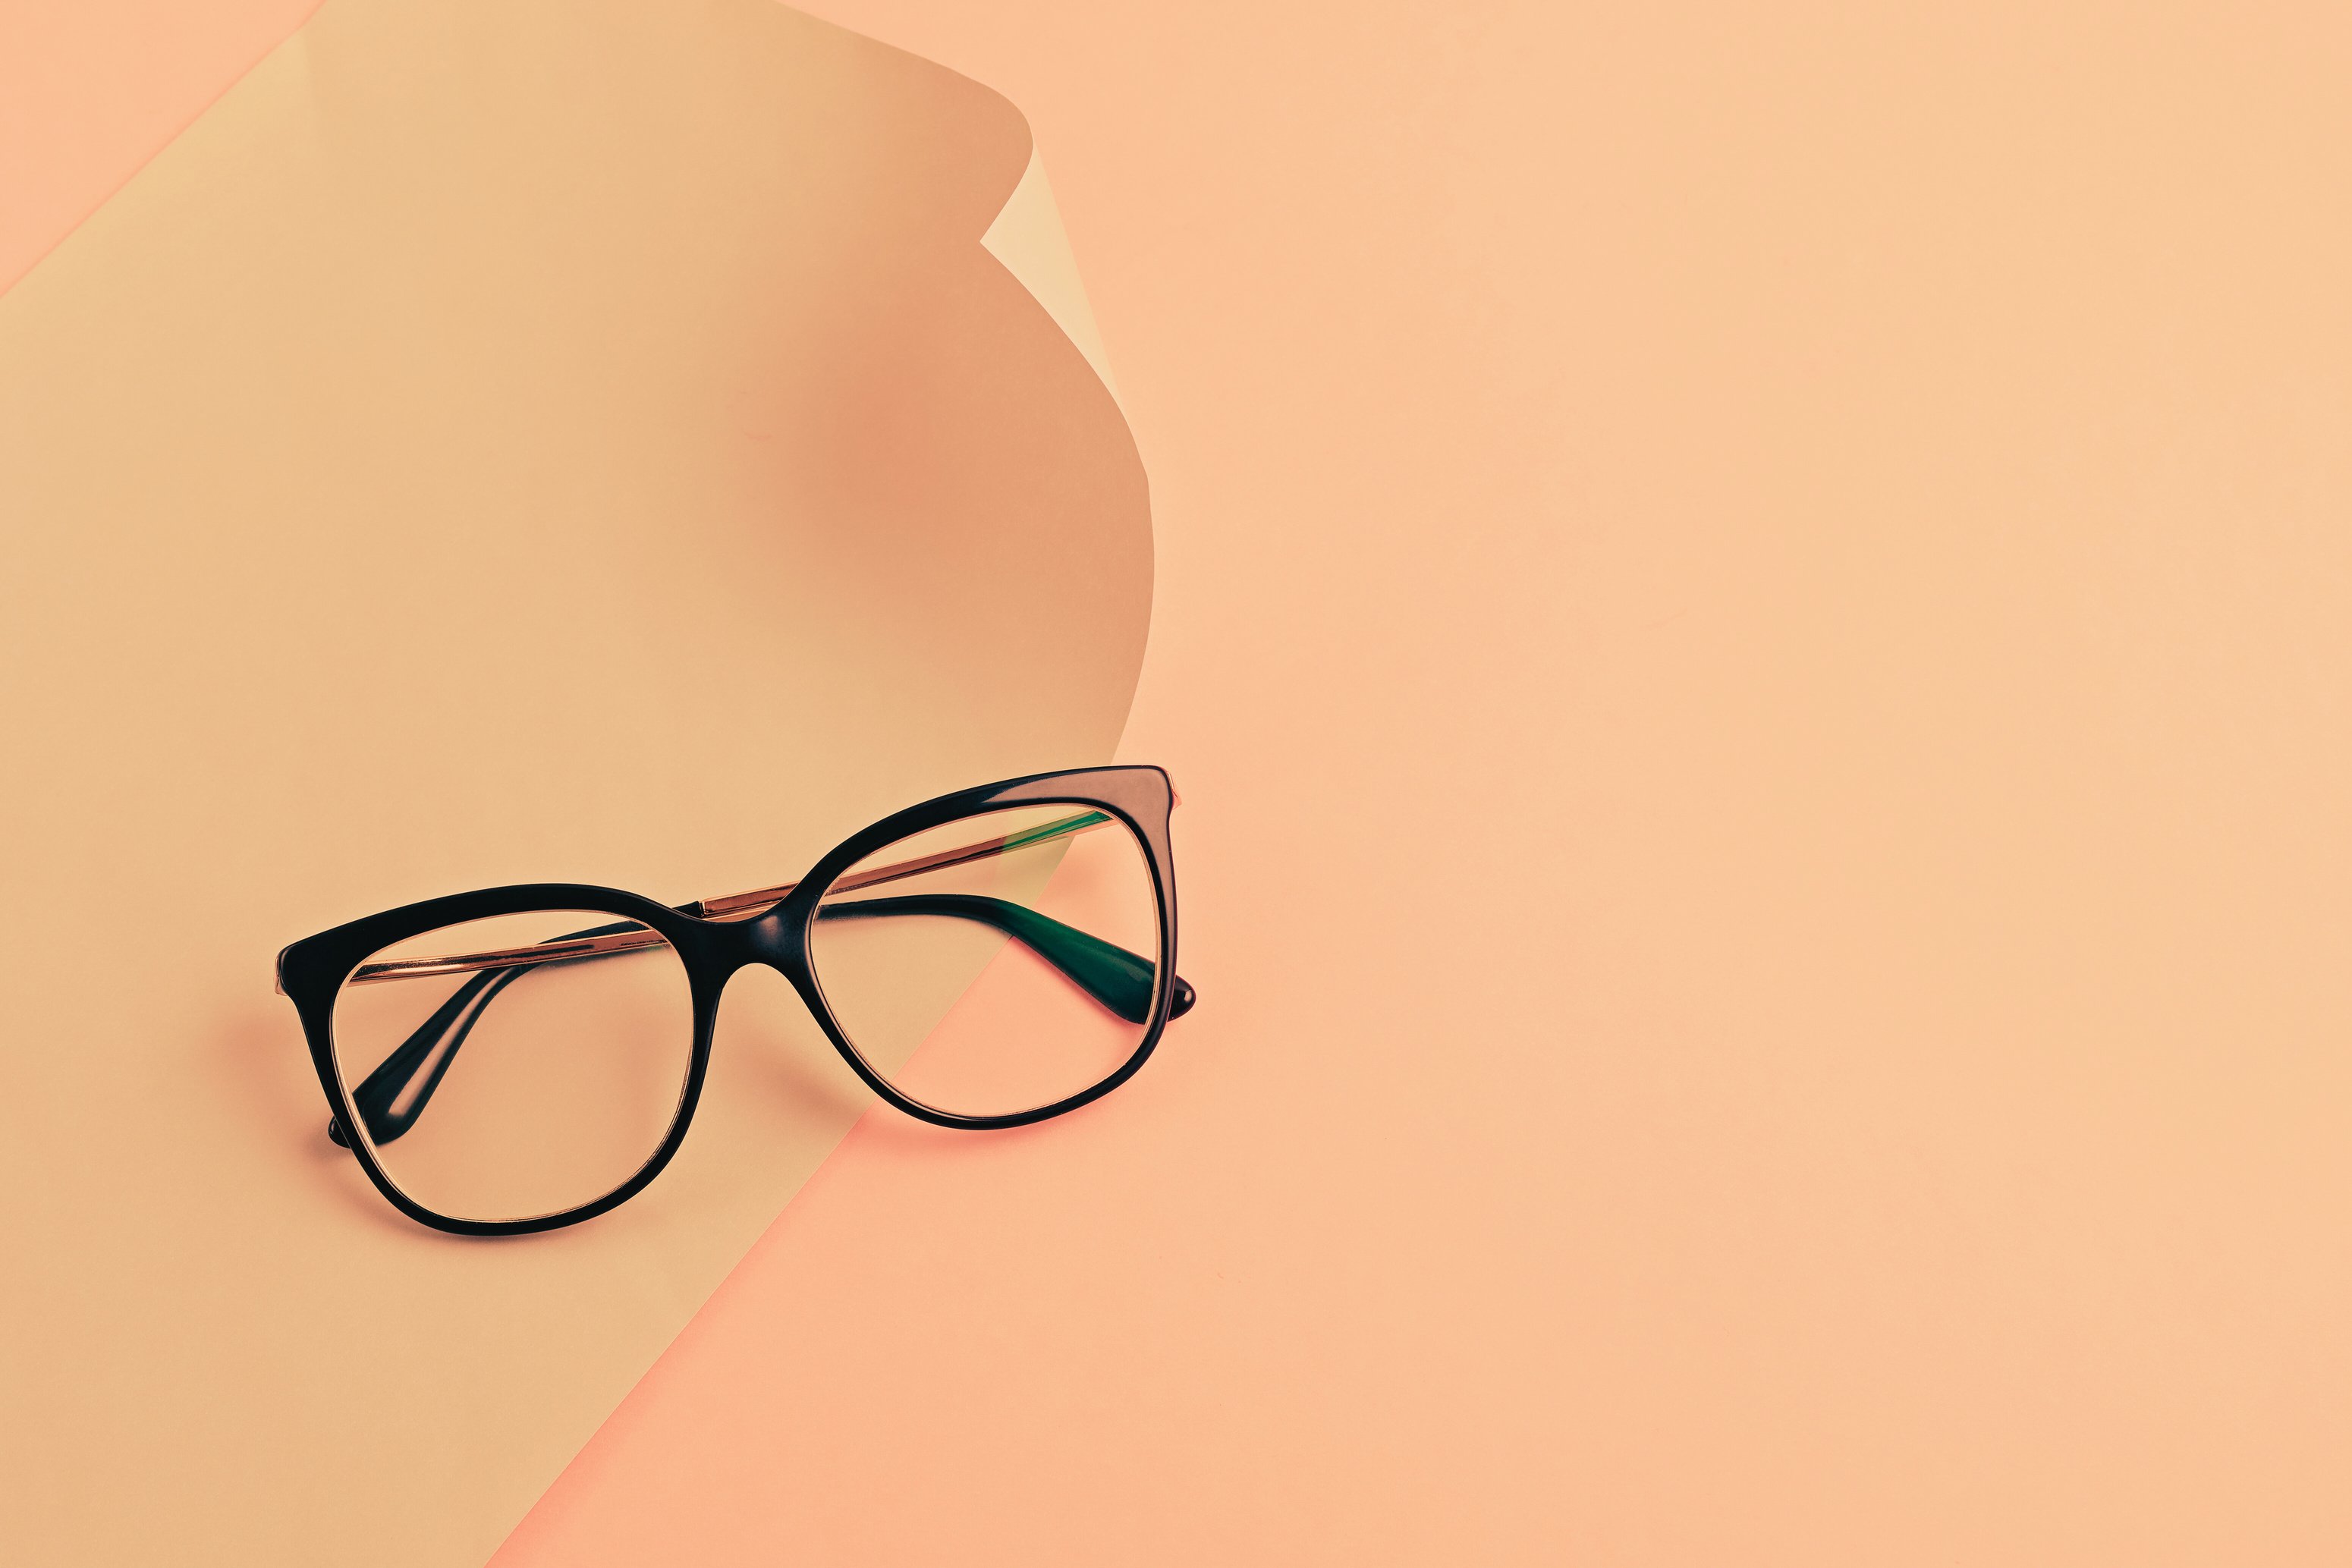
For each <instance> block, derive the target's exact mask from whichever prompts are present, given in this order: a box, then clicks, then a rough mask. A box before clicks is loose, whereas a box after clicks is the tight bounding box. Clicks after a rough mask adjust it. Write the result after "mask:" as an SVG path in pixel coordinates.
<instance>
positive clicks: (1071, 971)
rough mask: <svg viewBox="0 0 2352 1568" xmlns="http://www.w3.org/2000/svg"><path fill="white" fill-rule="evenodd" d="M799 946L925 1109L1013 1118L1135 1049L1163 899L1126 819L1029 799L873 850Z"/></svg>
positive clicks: (1084, 1082) (829, 997)
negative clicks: (1021, 804) (806, 943)
mask: <svg viewBox="0 0 2352 1568" xmlns="http://www.w3.org/2000/svg"><path fill="white" fill-rule="evenodd" d="M809 952H810V957H811V960H812V965H813V967H814V969H815V971H816V978H817V984H818V986H819V987H820V988H822V989H823V990H824V998H825V1002H826V1004H827V1005H828V1006H829V1007H830V1008H831V1009H832V1010H833V1014H834V1017H835V1019H837V1020H838V1021H839V1023H840V1025H841V1029H842V1032H843V1033H844V1034H845V1035H847V1036H848V1037H849V1042H850V1044H851V1045H852V1046H854V1047H855V1048H856V1051H857V1053H858V1055H859V1056H861V1057H863V1058H864V1059H865V1061H866V1064H867V1065H868V1066H870V1067H872V1068H873V1069H874V1071H876V1073H877V1074H878V1075H879V1076H880V1077H882V1078H883V1079H884V1080H886V1081H887V1082H889V1083H890V1084H891V1086H892V1087H894V1088H896V1089H897V1090H898V1092H900V1093H902V1094H905V1095H906V1096H907V1097H908V1098H909V1099H911V1100H916V1101H919V1102H920V1103H923V1104H926V1105H929V1106H930V1107H931V1108H933V1109H934V1110H939V1111H946V1112H950V1113H955V1114H959V1115H966V1116H1001V1115H1011V1114H1014V1113H1019V1112H1023V1111H1032V1110H1035V1109H1037V1108H1039V1107H1041V1106H1045V1105H1051V1104H1054V1103H1057V1102H1059V1101H1063V1100H1066V1099H1068V1098H1069V1097H1070V1096H1071V1095H1073V1094H1076V1093H1079V1092H1083V1091H1085V1090H1087V1089H1090V1088H1092V1087H1093V1086H1094V1085H1096V1084H1097V1083H1099V1082H1102V1081H1103V1080H1104V1079H1106V1078H1108V1077H1109V1076H1110V1075H1111V1074H1113V1073H1114V1072H1117V1071H1118V1070H1119V1069H1120V1068H1121V1067H1122V1066H1124V1065H1126V1063H1127V1062H1128V1061H1129V1059H1130V1058H1132V1057H1133V1056H1134V1055H1135V1052H1136V1051H1137V1049H1138V1048H1139V1046H1141V1044H1142V1043H1143V1033H1144V1025H1145V1023H1146V1021H1147V1019H1149V1017H1150V1006H1151V999H1152V994H1153V989H1154V983H1155V980H1156V978H1157V964H1158V956H1159V952H1160V906H1159V901H1158V900H1157V899H1156V898H1154V897H1153V895H1152V891H1151V870H1150V862H1149V861H1148V860H1146V859H1145V857H1144V852H1143V847H1142V845H1141V844H1139V842H1137V841H1136V839H1135V836H1134V834H1133V832H1132V831H1130V830H1129V828H1128V826H1127V825H1126V824H1125V823H1124V822H1122V821H1119V820H1118V818H1116V817H1113V816H1110V815H1108V813H1106V812H1103V811H1099V810H1094V809H1092V808H1090V807H1086V806H1071V805H1055V806H1024V807H1019V808H1016V809H1013V810H1002V811H992V812H988V813H985V814H983V815H981V816H976V817H967V818H963V819H961V820H960V821H954V822H950V823H949V824H948V825H947V826H945V827H942V828H934V829H931V830H930V831H927V832H923V833H919V834H917V835H915V836H914V837H911V838H908V839H904V840H901V841H898V843H895V844H892V845H890V846H889V847H888V848H887V849H884V850H881V851H879V852H876V853H874V854H871V855H868V856H866V859H864V860H863V861H860V862H858V863H857V864H856V866H854V867H852V868H851V869H850V870H849V871H847V872H846V873H843V874H842V875H841V876H840V877H839V878H837V879H836V880H835V882H834V883H833V885H832V886H831V887H829V888H828V889H826V891H825V894H824V898H823V900H822V901H821V902H820V903H819V904H818V906H817V913H816V920H815V923H814V925H813V926H812V927H811V929H810V932H809Z"/></svg>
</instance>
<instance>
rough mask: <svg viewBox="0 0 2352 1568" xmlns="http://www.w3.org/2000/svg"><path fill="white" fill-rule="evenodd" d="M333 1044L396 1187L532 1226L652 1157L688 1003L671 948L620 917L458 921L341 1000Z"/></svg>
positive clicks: (398, 950)
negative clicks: (525, 1221) (528, 1221)
mask: <svg viewBox="0 0 2352 1568" xmlns="http://www.w3.org/2000/svg"><path fill="white" fill-rule="evenodd" d="M583 953H584V954H585V955H586V956H579V955H582V954H583ZM334 1046H335V1066H336V1071H337V1073H338V1075H339V1076H340V1077H341V1080H342V1087H343V1096H344V1101H345V1104H346V1108H347V1111H348V1113H349V1117H350V1119H351V1120H352V1121H353V1122H355V1123H356V1124H358V1126H359V1129H360V1135H361V1136H362V1138H364V1139H365V1140H366V1141H367V1145H368V1148H369V1150H370V1152H372V1153H373V1155H375V1159H376V1164H377V1165H378V1166H379V1167H381V1168H382V1169H383V1173H384V1175H385V1176H388V1177H390V1178H391V1181H392V1184H393V1185H394V1186H396V1187H398V1188H400V1190H401V1191H402V1192H404V1193H405V1194H407V1195H408V1197H411V1198H413V1199H415V1201H416V1202H417V1203H419V1204H421V1205H423V1206H424V1207H426V1208H429V1209H431V1210H433V1211H434V1212H435V1213H436V1214H440V1215H445V1216H446V1217H448V1218H452V1219H471V1220H493V1221H494V1220H513V1219H530V1218H540V1217H541V1216H545V1215H550V1214H556V1213H561V1212H562V1211H564V1210H567V1209H572V1208H578V1207H583V1206H584V1205H586V1204H590V1203H593V1202H594V1201H596V1199H598V1198H600V1197H604V1196H605V1195H606V1194H607V1193H610V1192H613V1191H614V1190H616V1189H617V1188H619V1187H621V1186H624V1185H625V1184H626V1183H627V1182H628V1180H629V1178H630V1177H632V1176H635V1175H636V1174H637V1172H638V1171H639V1170H641V1169H643V1168H644V1167H645V1166H646V1163H647V1162H648V1161H649V1160H651V1159H652V1158H653V1156H654V1155H655V1153H656V1151H657V1150H658V1149H659V1148H660V1147H661V1145H662V1142H663V1140H664V1139H665V1138H667V1136H668V1134H669V1130H670V1128H671V1126H672V1125H673V1124H675V1123H676V1121H677V1112H678V1104H679V1102H680V1100H681V1098H682V1097H683V1095H684V1093H685V1087H686V1080H687V1074H688V1066H689V1064H690V1062H691V1061H692V1058H693V1051H694V998H693V988H692V987H691V985H690V984H689V983H688V979H687V973H686V966H685V963H684V961H683V960H681V959H680V958H679V956H678V954H677V949H676V948H674V947H672V946H670V945H669V943H668V942H667V941H666V940H664V939H663V938H662V937H661V936H659V935H658V934H657V933H656V932H653V931H651V930H648V929H647V928H646V927H645V926H644V925H638V924H636V923H635V922H633V921H628V920H623V919H620V918H619V917H617V916H615V915H609V914H605V913H602V912H600V911H597V910H590V909H541V910H533V911H531V912H530V913H529V914H527V915H500V916H498V917H496V918H492V919H486V920H469V921H467V922H464V923H463V924H461V925H446V926H443V927H441V928H440V929H438V930H436V931H430V932H427V933H425V935H424V936H415V937H412V938H410V939H409V940H407V941H405V942H401V943H397V944H395V945H394V946H391V947H387V948H385V949H384V950H383V951H382V952H380V953H376V954H373V955H371V956H369V958H368V960H367V961H366V962H365V963H363V964H362V965H361V966H360V967H358V968H357V969H356V970H355V971H353V973H352V976H351V977H349V978H348V979H346V980H345V981H344V983H343V988H342V989H341V991H340V992H338V993H337V995H336V998H335V1017H334Z"/></svg>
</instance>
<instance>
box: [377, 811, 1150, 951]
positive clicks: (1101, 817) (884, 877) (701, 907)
mask: <svg viewBox="0 0 2352 1568" xmlns="http://www.w3.org/2000/svg"><path fill="white" fill-rule="evenodd" d="M1110 821H1111V819H1110V818H1109V817H1108V815H1106V814H1104V813H1103V812H1101V811H1081V812H1079V813H1078V814H1076V816H1071V817H1064V818H1062V819H1060V820H1059V821H1052V822H1046V823H1043V824H1041V825H1039V826H1037V827H1034V828H1024V829H1023V830H1022V831H1019V832H1017V833H1006V834H1004V835H1003V837H1001V838H993V839H983V840H982V841H980V842H978V843H974V844H966V845H964V846H962V847H961V849H952V850H941V851H940V852H938V853H936V854H928V855H919V856H917V857H916V858H915V859H913V860H906V861H898V862H895V863H893V864H890V865H883V866H876V867H874V868H873V869H872V870H870V871H861V872H857V873H854V874H852V875H849V876H845V877H843V878H842V879H841V880H840V881H839V882H836V883H834V884H833V885H834V890H835V892H839V893H856V892H858V891H860V890H861V889H864V888H868V887H876V886H879V885H880V884H881V883H886V882H897V881H899V880H900V879H902V878H905V877H910V876H920V875H921V874H922V873H925V872H930V871H941V870H944V869H946V868H947V867H949V866H955V865H962V864H964V863H965V862H970V861H978V860H986V859H988V858H989V857H990V856H992V855H1001V854H1007V853H1010V852H1012V851H1013V850H1025V849H1027V848H1028V847H1029V846H1031V845H1032V844H1040V843H1045V842H1049V841H1052V840H1055V839H1063V838H1069V837H1072V836H1074V835H1076V834H1078V833H1085V832H1091V831H1094V830H1095V829H1097V828H1103V827H1108V826H1109V825H1110ZM799 885H800V884H799V883H792V882H787V883H778V884H777V885H776V886H774V887H762V888H758V889H755V890H753V891H752V892H750V893H730V894H725V895H724V896H722V897H719V898H706V899H704V900H702V901H701V902H700V903H698V904H687V905H686V906H685V907H684V908H683V909H682V910H681V911H680V913H681V914H685V915H700V916H701V917H702V918H704V919H706V920H724V919H739V918H740V919H749V918H750V917H751V916H752V915H758V914H760V913H761V912H762V911H764V910H768V909H772V908H774V907H775V906H776V905H777V904H781V903H782V902H783V901H784V899H785V898H786V897H787V896H788V895H790V894H791V893H792V891H793V888H795V887H797V886H799ZM664 945H665V943H664V939H663V938H662V937H661V936H660V935H659V934H657V933H656V932H652V931H648V930H646V928H645V927H644V926H641V925H640V926H637V927H636V928H635V929H634V930H628V931H614V932H610V933H607V934H605V935H603V936H567V937H562V938H560V939H558V940H556V941H552V942H534V943H532V944H531V945H530V946H524V947H494V948H489V949H487V950H485V951H483V952H479V953H451V954H446V955H443V956H436V957H422V958H383V959H379V960H377V961H376V962H374V963H372V964H362V965H361V966H360V967H358V968H357V969H354V970H353V971H352V976H351V978H349V979H347V980H345V981H344V982H343V983H344V984H345V985H347V986H370V985H374V984H377V983H378V982H381V981H383V980H414V979H421V978H424V977H426V976H431V975H464V974H470V973H473V972H475V971H477V970H482V969H512V968H518V967H523V966H526V965H531V964H556V963H562V962H565V961H567V960H569V959H573V958H600V957H604V956H607V955H610V954H614V953H632V952H636V951H639V950H641V949H643V948H646V947H659V946H664Z"/></svg>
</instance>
